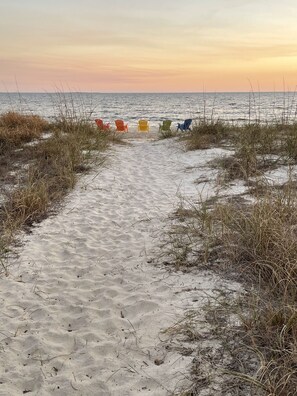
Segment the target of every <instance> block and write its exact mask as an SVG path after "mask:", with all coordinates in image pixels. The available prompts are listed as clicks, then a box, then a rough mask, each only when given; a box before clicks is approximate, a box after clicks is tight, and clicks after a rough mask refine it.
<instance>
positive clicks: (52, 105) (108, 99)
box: [0, 92, 297, 126]
mask: <svg viewBox="0 0 297 396" xmlns="http://www.w3.org/2000/svg"><path fill="white" fill-rule="evenodd" d="M9 110H16V111H22V112H25V113H33V114H38V115H40V116H42V117H45V118H47V119H49V120H53V119H55V117H58V116H59V113H60V112H63V113H64V114H66V112H67V114H68V115H69V116H72V114H73V113H74V112H76V113H77V114H80V115H81V116H84V117H86V118H90V119H95V118H102V119H103V120H104V122H111V123H113V122H114V120H115V119H123V120H125V121H126V122H128V123H129V125H130V126H133V125H134V126H136V125H137V121H138V120H139V119H142V118H144V119H147V120H149V122H150V124H151V125H152V126H157V125H158V124H159V122H161V121H162V120H164V119H171V120H172V121H173V123H176V122H179V121H182V120H184V119H186V118H193V119H199V118H204V117H207V118H208V119H210V118H211V119H213V120H216V119H221V120H224V121H228V122H232V123H236V124H238V123H244V122H253V121H256V120H257V121H263V122H266V121H269V122H273V121H280V120H283V121H289V120H291V121H293V120H295V119H296V116H297V97H296V94H295V92H260V93H249V92H231V93H230V92H225V93H118V94H114V93H0V113H3V112H6V111H9Z"/></svg>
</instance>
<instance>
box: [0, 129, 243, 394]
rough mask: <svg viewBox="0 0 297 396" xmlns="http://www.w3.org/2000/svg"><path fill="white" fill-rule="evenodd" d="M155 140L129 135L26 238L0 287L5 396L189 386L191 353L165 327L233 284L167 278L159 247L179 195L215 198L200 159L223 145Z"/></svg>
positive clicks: (200, 277) (1, 390) (0, 387)
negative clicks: (198, 147) (189, 147)
mask: <svg viewBox="0 0 297 396" xmlns="http://www.w3.org/2000/svg"><path fill="white" fill-rule="evenodd" d="M154 138H155V134H153V133H152V134H136V133H133V132H131V133H129V134H127V135H126V136H125V141H126V142H127V143H128V144H127V145H119V146H116V147H113V148H112V149H111V152H110V156H109V160H108V161H107V163H106V164H105V166H104V167H103V168H100V169H93V170H92V171H91V172H90V173H89V174H88V175H86V176H83V177H82V178H81V179H80V181H79V183H78V184H77V186H76V188H75V189H74V190H73V192H71V193H70V194H69V195H68V196H67V198H66V201H65V204H64V205H63V208H62V209H61V210H60V211H59V213H58V214H57V215H54V216H51V217H49V218H47V219H46V220H45V221H43V222H42V223H41V224H40V225H37V226H36V227H35V228H33V230H32V233H31V234H30V235H26V236H24V239H25V242H24V244H23V246H22V247H21V248H19V257H18V258H17V259H14V260H11V261H10V263H9V275H8V276H7V277H5V278H3V279H1V280H0V301H1V312H0V316H1V328H0V337H1V338H0V340H1V350H0V358H1V362H2V363H1V369H0V395H5V396H7V395H23V394H24V393H28V394H33V395H84V396H91V395H92V396H93V395H100V396H101V395H103V396H105V395H112V396H113V395H121V396H125V395H132V396H133V395H139V394H141V395H169V394H171V392H173V391H175V390H178V389H179V388H180V387H181V386H183V385H185V384H187V383H188V381H189V380H188V378H189V370H190V368H191V363H192V360H193V357H192V356H183V355H182V354H181V353H180V352H178V351H175V350H174V349H173V348H170V347H169V346H170V343H171V342H172V340H169V339H168V336H167V335H166V334H164V333H162V330H165V329H167V328H168V327H169V326H171V325H173V324H174V323H176V322H177V321H178V320H179V319H180V318H182V317H183V315H184V314H185V312H186V311H187V310H188V309H195V310H198V311H199V310H201V307H202V306H203V304H205V302H206V301H207V299H208V298H209V296H212V295H216V293H217V290H220V289H224V288H230V289H232V290H235V289H236V288H238V287H239V286H238V285H237V284H234V283H228V282H226V281H225V280H223V279H221V278H220V277H219V276H217V275H215V274H214V273H211V272H205V271H204V272H198V271H196V272H195V271H193V272H192V273H182V272H169V271H168V270H167V269H166V268H165V266H163V265H162V258H160V252H161V251H160V247H159V246H160V241H161V239H162V236H163V234H164V232H165V231H166V229H167V227H168V220H167V219H168V216H169V215H170V213H171V212H172V210H173V209H174V207H175V206H176V205H177V204H178V202H179V196H180V195H182V196H185V197H188V198H193V197H194V196H197V195H198V194H202V195H203V196H207V195H212V194H213V193H214V184H215V176H216V175H215V173H214V171H213V170H211V169H210V168H207V167H205V164H206V162H207V161H208V160H210V159H212V158H215V157H216V156H218V155H219V154H220V149H212V150H205V151H203V152H184V151H183V150H182V149H181V146H180V145H179V144H178V143H177V142H175V141H174V140H162V141H157V140H156V141H154ZM197 178H207V179H209V180H210V182H208V183H204V184H197V183H196V184H195V183H194V182H195V180H197ZM158 258H159V259H158ZM206 327H207V323H206V322H204V321H203V318H202V313H201V329H200V330H201V332H203V331H204V330H205V328H206Z"/></svg>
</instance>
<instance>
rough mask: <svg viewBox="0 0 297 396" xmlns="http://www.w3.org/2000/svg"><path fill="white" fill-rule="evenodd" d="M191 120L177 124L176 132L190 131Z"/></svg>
mask: <svg viewBox="0 0 297 396" xmlns="http://www.w3.org/2000/svg"><path fill="white" fill-rule="evenodd" d="M192 121H193V120H192V119H191V118H189V119H187V120H185V121H184V122H183V123H182V124H180V123H178V124H177V131H178V130H179V129H180V130H181V131H182V132H185V131H191V128H190V125H191V124H192Z"/></svg>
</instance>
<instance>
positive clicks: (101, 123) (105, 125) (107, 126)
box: [95, 118, 110, 131]
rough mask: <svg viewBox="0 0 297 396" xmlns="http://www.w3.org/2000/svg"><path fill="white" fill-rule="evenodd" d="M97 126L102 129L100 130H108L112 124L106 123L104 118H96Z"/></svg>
mask: <svg viewBox="0 0 297 396" xmlns="http://www.w3.org/2000/svg"><path fill="white" fill-rule="evenodd" d="M95 122H96V124H97V127H98V128H99V129H100V131H108V130H109V128H110V124H109V123H107V124H104V123H103V121H102V120H100V119H99V118H96V120H95Z"/></svg>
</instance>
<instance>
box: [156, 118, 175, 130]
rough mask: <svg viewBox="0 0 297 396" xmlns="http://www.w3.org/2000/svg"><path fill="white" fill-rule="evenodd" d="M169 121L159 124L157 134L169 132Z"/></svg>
mask: <svg viewBox="0 0 297 396" xmlns="http://www.w3.org/2000/svg"><path fill="white" fill-rule="evenodd" d="M171 123H172V121H171V120H164V121H163V123H162V124H159V132H162V131H164V132H169V131H171V129H170V127H171Z"/></svg>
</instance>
